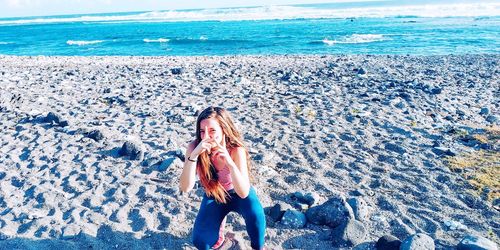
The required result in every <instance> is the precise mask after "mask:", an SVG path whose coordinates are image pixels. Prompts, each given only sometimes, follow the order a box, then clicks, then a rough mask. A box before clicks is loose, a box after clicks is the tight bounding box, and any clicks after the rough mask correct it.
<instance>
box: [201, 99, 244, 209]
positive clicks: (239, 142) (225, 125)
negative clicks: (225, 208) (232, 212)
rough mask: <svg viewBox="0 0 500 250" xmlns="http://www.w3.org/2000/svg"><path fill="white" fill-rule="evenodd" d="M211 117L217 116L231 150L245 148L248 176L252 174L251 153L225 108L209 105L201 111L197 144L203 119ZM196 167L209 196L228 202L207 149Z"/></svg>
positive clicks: (226, 194) (218, 200)
mask: <svg viewBox="0 0 500 250" xmlns="http://www.w3.org/2000/svg"><path fill="white" fill-rule="evenodd" d="M209 118H215V119H217V121H218V122H219V125H220V127H221V129H222V133H223V134H224V135H225V138H226V139H225V140H226V147H227V148H228V151H229V152H231V150H232V149H234V148H237V147H243V148H245V153H246V158H247V169H248V176H250V155H249V154H248V150H247V149H246V147H245V145H244V144H243V139H242V137H241V134H240V132H239V131H238V130H237V129H236V126H235V125H234V123H233V120H232V118H231V115H230V114H229V112H228V111H226V110H225V109H224V108H220V107H208V108H206V109H205V110H203V111H202V112H201V113H200V115H199V116H198V119H197V120H196V144H198V143H200V141H201V132H200V123H201V121H202V120H205V119H209ZM196 169H197V171H198V175H199V177H200V182H201V185H202V186H203V188H204V189H205V193H206V194H207V196H209V197H214V198H215V200H216V201H217V202H219V203H227V198H228V197H229V196H228V193H227V191H226V190H225V189H224V187H223V186H222V185H221V184H220V182H219V181H218V180H217V171H216V170H215V168H214V166H213V165H212V164H211V162H210V156H209V155H208V153H207V152H206V151H205V152H203V153H202V154H200V156H199V157H198V163H197V164H196Z"/></svg>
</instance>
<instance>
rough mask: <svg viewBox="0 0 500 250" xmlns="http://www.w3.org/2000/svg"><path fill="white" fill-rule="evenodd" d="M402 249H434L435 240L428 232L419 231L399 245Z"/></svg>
mask: <svg viewBox="0 0 500 250" xmlns="http://www.w3.org/2000/svg"><path fill="white" fill-rule="evenodd" d="M399 249H400V250H434V249H435V246H434V240H433V239H432V238H431V237H430V236H429V235H427V234H423V233H418V234H414V235H411V236H409V237H408V238H406V239H405V240H404V241H403V242H402V243H401V246H400V247H399Z"/></svg>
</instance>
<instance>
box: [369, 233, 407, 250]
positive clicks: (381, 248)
mask: <svg viewBox="0 0 500 250" xmlns="http://www.w3.org/2000/svg"><path fill="white" fill-rule="evenodd" d="M400 246H401V241H400V240H399V239H398V238H396V237H394V236H392V235H384V236H382V237H381V238H380V239H378V241H377V243H376V244H375V249H377V250H399V247H400Z"/></svg>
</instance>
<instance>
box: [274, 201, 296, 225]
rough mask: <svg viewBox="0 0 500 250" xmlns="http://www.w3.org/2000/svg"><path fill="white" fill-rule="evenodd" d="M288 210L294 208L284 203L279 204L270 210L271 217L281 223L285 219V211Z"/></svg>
mask: <svg viewBox="0 0 500 250" xmlns="http://www.w3.org/2000/svg"><path fill="white" fill-rule="evenodd" d="M288 209H292V206H290V205H289V204H287V203H284V202H278V203H276V205H274V206H273V207H272V208H270V209H269V217H271V219H273V221H274V222H276V221H280V220H281V218H283V215H284V214H285V211H286V210H288Z"/></svg>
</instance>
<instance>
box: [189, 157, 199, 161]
mask: <svg viewBox="0 0 500 250" xmlns="http://www.w3.org/2000/svg"><path fill="white" fill-rule="evenodd" d="M189 157H190V156H188V161H190V162H196V160H198V158H196V160H191V158H189Z"/></svg>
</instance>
